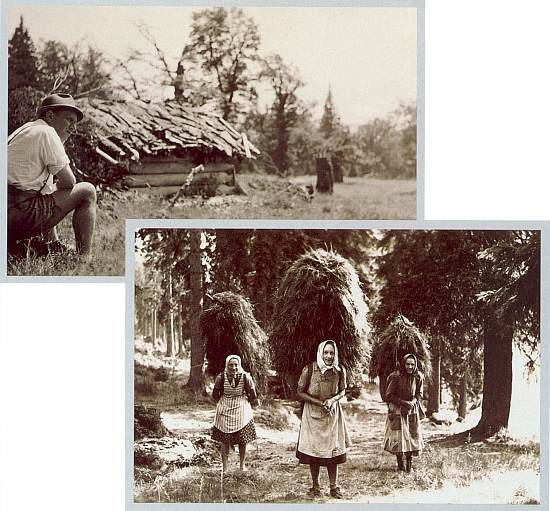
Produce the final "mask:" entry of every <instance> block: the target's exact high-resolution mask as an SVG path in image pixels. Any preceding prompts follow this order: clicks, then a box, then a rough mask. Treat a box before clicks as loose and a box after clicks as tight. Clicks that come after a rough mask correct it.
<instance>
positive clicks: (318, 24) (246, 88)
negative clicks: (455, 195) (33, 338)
mask: <svg viewBox="0 0 550 511" xmlns="http://www.w3.org/2000/svg"><path fill="white" fill-rule="evenodd" d="M413 5H414V4H413ZM8 11H9V40H8V115H7V117H8V118H7V122H8V135H9V145H8V150H7V154H8V179H7V180H8V183H7V184H8V194H7V195H8V211H9V215H8V218H9V222H8V227H7V237H8V243H7V247H8V261H7V263H8V268H7V274H8V275H40V276H54V277H55V276H66V275H75V276H79V275H92V276H96V275H97V276H122V275H124V273H125V269H124V225H125V220H126V219H127V218H220V219H227V218H236V219H289V220H290V219H293V220H301V219H308V220H409V219H411V220H414V219H416V218H417V186H416V183H417V173H418V171H417V100H418V97H417V96H418V92H417V91H418V86H419V84H418V68H419V66H418V51H419V44H418V40H419V39H418V38H419V36H418V23H419V14H420V13H419V10H418V9H417V8H416V7H392V8H383V7H377V8H370V7H363V8H360V7H354V8H313V7H311V8H310V7H306V8H263V7H261V8H260V7H258V8H252V7H246V8H238V7H216V8H214V7H206V8H198V7H160V6H157V7H122V6H113V7H90V6H63V7H61V6H10V7H9V9H8ZM41 134H42V135H41ZM44 134H45V135H47V137H45V135H44ZM41 136H44V137H45V138H43V139H42V140H43V142H42V143H43V144H45V145H44V146H42V145H39V144H38V142H37V140H38V137H41ZM33 141H34V142H33ZM46 141H47V142H46ZM46 149H47V150H46ZM29 155H30V156H29Z"/></svg>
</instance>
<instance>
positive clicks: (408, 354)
mask: <svg viewBox="0 0 550 511" xmlns="http://www.w3.org/2000/svg"><path fill="white" fill-rule="evenodd" d="M408 358H412V359H413V360H414V369H413V372H412V374H413V375H414V374H416V373H417V371H418V359H417V358H416V355H413V354H412V353H407V354H406V355H405V356H404V357H403V361H402V362H401V373H402V374H404V375H405V376H407V375H408V373H407V369H406V368H405V362H406V361H407V359H408Z"/></svg>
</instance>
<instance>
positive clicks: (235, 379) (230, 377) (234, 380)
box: [225, 355, 243, 387]
mask: <svg viewBox="0 0 550 511" xmlns="http://www.w3.org/2000/svg"><path fill="white" fill-rule="evenodd" d="M233 358H234V359H235V360H237V363H238V367H237V374H234V375H233V374H229V361H230V360H231V359H233ZM242 373H243V366H242V362H241V357H239V355H229V356H228V357H227V358H226V359H225V374H227V379H228V380H229V383H230V385H231V386H232V387H236V386H237V384H238V382H239V378H240V376H241V375H242Z"/></svg>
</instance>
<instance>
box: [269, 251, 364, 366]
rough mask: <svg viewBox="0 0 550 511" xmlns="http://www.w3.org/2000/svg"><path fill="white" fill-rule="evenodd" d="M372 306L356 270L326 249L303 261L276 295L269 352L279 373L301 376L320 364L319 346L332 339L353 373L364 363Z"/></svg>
mask: <svg viewBox="0 0 550 511" xmlns="http://www.w3.org/2000/svg"><path fill="white" fill-rule="evenodd" d="M367 312H368V308H367V304H366V303H365V299H364V295H363V292H362V290H361V286H360V282H359V278H358V276H357V273H356V272H355V269H354V268H353V267H352V266H351V264H350V263H349V262H348V261H347V260H346V259H344V258H343V257H342V256H340V255H339V254H337V253H335V252H328V251H325V250H322V249H318V250H312V251H310V252H308V253H306V254H304V255H302V256H300V257H299V258H298V259H297V260H296V261H295V262H294V263H293V264H292V265H291V266H290V267H289V268H288V270H287V271H286V273H285V275H284V277H283V280H282V281H281V284H280V286H279V289H278V290H277V294H276V297H275V303H274V313H273V318H272V327H271V335H270V338H269V347H270V349H271V352H272V357H273V362H274V368H275V369H276V370H277V371H278V372H279V373H280V374H282V375H297V374H299V373H300V372H301V370H302V369H303V367H304V366H306V365H307V364H308V363H310V362H312V361H313V360H315V358H316V353H317V346H318V345H319V343H320V342H321V341H323V340H326V339H332V340H334V341H335V342H336V345H337V346H338V352H339V359H340V363H341V364H342V365H343V366H344V367H345V368H346V369H347V370H348V371H350V372H352V371H354V370H355V369H357V368H358V366H360V365H361V364H362V363H364V361H365V355H366V340H367V339H366V338H367V334H368V332H369V326H368V323H367Z"/></svg>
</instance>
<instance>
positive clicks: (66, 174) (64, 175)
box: [56, 165, 76, 190]
mask: <svg viewBox="0 0 550 511" xmlns="http://www.w3.org/2000/svg"><path fill="white" fill-rule="evenodd" d="M56 177H57V183H56V185H57V188H58V189H68V190H70V189H72V188H73V186H74V185H75V184H76V178H75V177H74V174H73V171H72V170H71V167H70V165H65V166H64V167H63V168H62V169H61V170H60V171H59V172H58V173H57V174H56Z"/></svg>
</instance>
